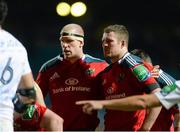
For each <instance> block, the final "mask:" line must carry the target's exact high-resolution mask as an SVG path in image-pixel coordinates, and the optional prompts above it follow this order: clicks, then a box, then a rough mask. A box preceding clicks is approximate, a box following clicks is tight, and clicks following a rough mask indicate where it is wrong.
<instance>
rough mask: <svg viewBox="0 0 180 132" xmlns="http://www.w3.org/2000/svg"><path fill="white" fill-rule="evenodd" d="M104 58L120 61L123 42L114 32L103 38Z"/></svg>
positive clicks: (106, 34)
mask: <svg viewBox="0 0 180 132" xmlns="http://www.w3.org/2000/svg"><path fill="white" fill-rule="evenodd" d="M102 47H103V52H104V56H105V57H106V58H110V59H113V60H114V59H117V60H118V59H119V56H120V54H121V41H119V39H118V38H117V36H116V34H115V33H114V32H110V33H104V34H103V37H102Z"/></svg>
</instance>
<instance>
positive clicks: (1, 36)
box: [0, 30, 26, 53]
mask: <svg viewBox="0 0 180 132" xmlns="http://www.w3.org/2000/svg"><path fill="white" fill-rule="evenodd" d="M0 40H1V41H0V43H1V46H2V48H3V47H4V48H5V49H7V50H9V49H13V51H16V50H18V51H19V53H22V52H23V51H24V52H26V49H25V47H24V46H23V44H22V43H21V42H20V41H19V40H18V39H17V38H16V37H14V36H13V35H12V34H11V33H9V32H8V31H6V30H1V32H0Z"/></svg>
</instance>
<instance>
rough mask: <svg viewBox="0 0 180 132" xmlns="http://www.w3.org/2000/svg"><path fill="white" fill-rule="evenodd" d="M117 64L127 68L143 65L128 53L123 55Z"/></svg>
mask: <svg viewBox="0 0 180 132" xmlns="http://www.w3.org/2000/svg"><path fill="white" fill-rule="evenodd" d="M119 64H121V65H122V66H125V67H128V68H133V67H135V66H137V65H139V64H143V60H142V59H141V58H139V57H138V56H135V55H133V54H131V53H129V52H128V53H126V54H125V55H124V57H123V59H122V62H121V60H120V61H119Z"/></svg>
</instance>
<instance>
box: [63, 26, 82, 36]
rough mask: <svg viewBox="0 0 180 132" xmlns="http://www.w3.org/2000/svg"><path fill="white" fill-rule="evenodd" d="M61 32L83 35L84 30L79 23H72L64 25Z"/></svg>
mask: <svg viewBox="0 0 180 132" xmlns="http://www.w3.org/2000/svg"><path fill="white" fill-rule="evenodd" d="M62 32H66V33H72V34H78V35H81V36H84V31H83V29H82V27H81V26H80V25H78V24H74V23H72V24H67V25H65V26H64V27H63V28H62V30H61V33H62Z"/></svg>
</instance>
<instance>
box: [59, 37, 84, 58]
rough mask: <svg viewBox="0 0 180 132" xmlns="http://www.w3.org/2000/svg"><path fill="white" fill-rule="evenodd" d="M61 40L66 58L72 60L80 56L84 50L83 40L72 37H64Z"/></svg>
mask: <svg viewBox="0 0 180 132" xmlns="http://www.w3.org/2000/svg"><path fill="white" fill-rule="evenodd" d="M60 42H61V47H62V52H63V55H64V59H67V60H71V59H76V58H77V57H79V54H80V53H81V50H82V41H79V40H76V39H74V38H71V37H62V38H61V39H60Z"/></svg>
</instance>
